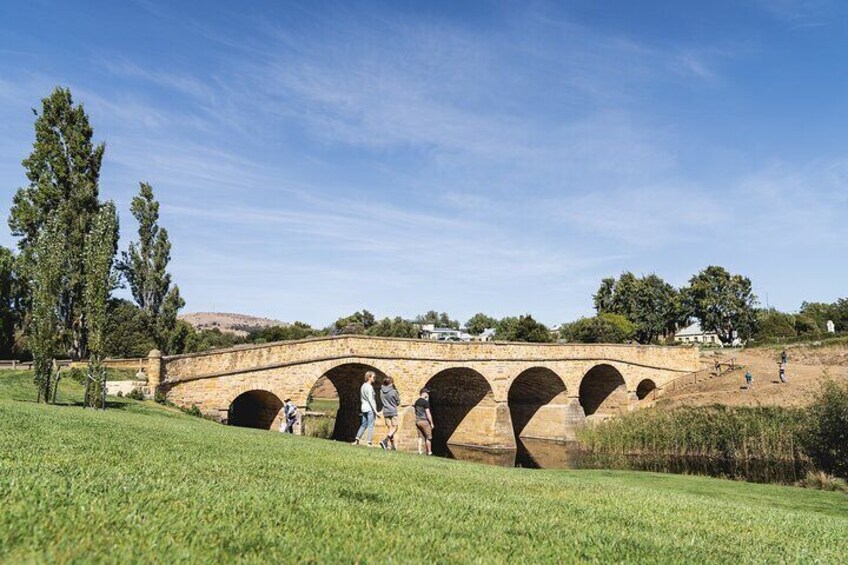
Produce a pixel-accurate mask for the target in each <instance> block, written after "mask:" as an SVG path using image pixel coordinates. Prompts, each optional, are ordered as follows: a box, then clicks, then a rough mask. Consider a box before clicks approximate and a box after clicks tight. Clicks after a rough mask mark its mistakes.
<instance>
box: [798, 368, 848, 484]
mask: <svg viewBox="0 0 848 565" xmlns="http://www.w3.org/2000/svg"><path fill="white" fill-rule="evenodd" d="M803 443H804V448H805V449H806V451H807V453H809V455H810V457H811V458H812V459H813V461H815V462H816V465H817V466H818V467H819V468H820V469H821V470H823V471H825V472H827V473H830V474H833V475H836V476H837V477H842V478H844V479H848V383H845V382H841V383H840V382H836V381H834V380H832V379H825V381H824V382H823V383H822V388H821V390H820V391H819V393H818V394H817V396H816V398H815V401H814V402H813V404H812V405H811V406H810V408H809V418H808V423H807V429H806V433H805V434H804V439H803Z"/></svg>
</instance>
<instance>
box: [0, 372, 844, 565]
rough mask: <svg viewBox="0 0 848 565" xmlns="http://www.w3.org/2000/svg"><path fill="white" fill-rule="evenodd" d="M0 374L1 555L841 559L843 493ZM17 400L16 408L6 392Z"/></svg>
mask: <svg viewBox="0 0 848 565" xmlns="http://www.w3.org/2000/svg"><path fill="white" fill-rule="evenodd" d="M29 382H30V377H29V375H24V374H22V373H20V372H18V373H11V374H10V373H9V372H5V373H0V509H2V511H0V561H2V562H9V563H19V562H28V561H60V562H61V561H85V562H90V561H107V562H126V561H129V562H151V561H159V562H171V561H192V562H224V563H228V562H232V561H237V560H238V561H246V562H262V563H266V562H279V563H282V562H300V561H333V562H336V561H341V562H353V561H370V562H385V561H390V560H392V561H395V562H408V561H413V562H425V561H440V562H444V561H464V562H467V561H483V562H506V561H511V562H518V563H520V562H524V561H558V562H560V561H565V562H573V561H583V560H587V561H641V562H669V561H678V562H679V561H682V560H688V561H693V562H723V563H738V562H754V561H756V562H763V561H774V562H787V561H793V562H801V561H803V562H814V561H820V562H833V563H836V562H844V560H845V557H846V555H848V536H846V532H848V497H846V496H845V495H842V494H836V493H829V492H820V491H812V490H804V489H800V488H792V487H780V486H772V485H756V484H748V483H739V482H731V481H724V480H718V479H709V478H702V477H687V476H676V475H660V474H648V473H636V472H611V471H534V470H526V469H505V468H499V467H488V466H483V465H478V464H472V463H462V462H457V461H450V460H445V459H437V458H425V457H419V456H416V455H410V454H401V453H385V452H382V451H380V450H369V449H366V448H355V447H351V446H349V445H345V444H340V443H336V442H331V441H326V440H319V439H311V438H303V437H294V436H288V435H283V434H279V433H272V432H263V431H258V430H248V429H238V428H229V427H225V426H221V425H218V424H215V423H213V422H209V421H206V420H203V419H200V418H194V417H191V416H188V415H185V414H182V413H180V412H179V411H177V410H174V409H168V408H163V407H160V406H158V405H155V404H153V403H149V402H136V401H132V400H127V399H114V407H113V408H112V409H110V410H107V411H105V412H101V411H94V410H89V409H86V410H83V409H82V408H80V407H78V406H74V405H73V402H75V401H76V400H78V398H79V394H80V391H79V387H78V386H76V385H73V384H72V383H63V386H64V385H65V384H68V386H67V387H65V388H63V389H60V400H61V401H62V402H64V403H65V405H61V406H45V405H37V404H34V403H33V402H32V401H31V398H32V397H33V394H32V390H31V388H29V387H31V385H29V384H28V383H29ZM13 399H21V400H13Z"/></svg>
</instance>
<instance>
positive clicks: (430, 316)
mask: <svg viewBox="0 0 848 565" xmlns="http://www.w3.org/2000/svg"><path fill="white" fill-rule="evenodd" d="M415 323H416V324H419V325H425V324H433V325H434V326H436V327H437V328H450V329H453V330H458V329H459V322H457V321H456V320H454V319H452V318H451V317H450V316H449V315H448V313H447V312H442V313H441V314H439V313H438V312H436V311H435V310H430V311H428V312H427V313H426V314H419V315H418V316H417V317H416V318H415Z"/></svg>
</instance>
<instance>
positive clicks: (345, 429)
mask: <svg viewBox="0 0 848 565" xmlns="http://www.w3.org/2000/svg"><path fill="white" fill-rule="evenodd" d="M368 371H374V373H376V375H377V377H376V379H374V389H375V390H374V398H375V399H376V401H377V409H378V410H381V409H382V405H381V403H380V394H379V390H380V385H381V384H382V382H383V379H385V378H386V374H385V373H384V372H383V371H381V370H380V369H378V368H377V367H374V366H372V365H367V364H365V363H343V364H341V365H337V366H335V367H332V368H331V369H329V370H327V371H326V372H324V374H322V375H321V376H320V377H319V378H318V379H317V380H316V381H315V383H314V384H313V386H312V389H311V390H310V392H309V396H308V397H307V406H306V408H307V411H310V412H313V411H317V412H324V413H325V414H326V416H325V418H326V420H325V424H329V426H328V427H327V428H326V429H324V430H323V431H322V432H321V433H320V434H318V435H320V436H321V437H326V438H327V439H334V440H337V441H348V442H349V441H353V440H354V438H355V437H356V430H357V429H358V428H359V412H360V398H359V390H360V387H362V383H363V382H364V378H365V373H367V372H368ZM305 427H306V430H305V431H306V433H307V434H308V435H313V431H314V429H317V427H318V426H317V420H315V419H313V418H312V417H310V418H308V421H307V422H306V424H305ZM310 428H313V430H310ZM375 428H376V426H375ZM375 437H376V431H375Z"/></svg>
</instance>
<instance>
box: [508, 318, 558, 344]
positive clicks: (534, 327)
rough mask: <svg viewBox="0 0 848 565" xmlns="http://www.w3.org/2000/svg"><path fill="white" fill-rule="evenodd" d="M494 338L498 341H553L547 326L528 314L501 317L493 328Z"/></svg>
mask: <svg viewBox="0 0 848 565" xmlns="http://www.w3.org/2000/svg"><path fill="white" fill-rule="evenodd" d="M495 339H497V340H498V341H526V342H531V343H548V342H551V341H553V338H552V337H551V331H550V330H549V329H548V327H547V326H546V325H545V324H542V323H541V322H537V321H536V320H534V319H533V316H531V315H530V314H527V315H526V316H519V317H518V318H515V317H506V318H504V319H502V320H501V321H500V322H498V325H497V328H496V329H495Z"/></svg>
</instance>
